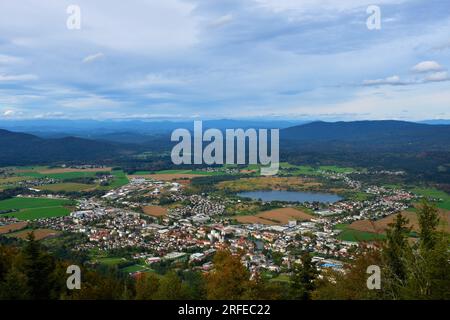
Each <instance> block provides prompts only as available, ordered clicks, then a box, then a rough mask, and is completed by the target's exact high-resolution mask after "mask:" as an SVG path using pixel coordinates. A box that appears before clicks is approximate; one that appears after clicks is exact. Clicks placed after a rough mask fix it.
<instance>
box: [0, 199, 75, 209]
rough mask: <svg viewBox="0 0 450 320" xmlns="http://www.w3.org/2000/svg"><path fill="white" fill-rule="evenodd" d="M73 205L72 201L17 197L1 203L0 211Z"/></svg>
mask: <svg viewBox="0 0 450 320" xmlns="http://www.w3.org/2000/svg"><path fill="white" fill-rule="evenodd" d="M71 203H72V202H71V201H70V200H64V199H48V198H21V197H16V198H11V199H6V200H2V201H0V210H9V209H30V208H40V207H57V206H63V205H69V204H71Z"/></svg>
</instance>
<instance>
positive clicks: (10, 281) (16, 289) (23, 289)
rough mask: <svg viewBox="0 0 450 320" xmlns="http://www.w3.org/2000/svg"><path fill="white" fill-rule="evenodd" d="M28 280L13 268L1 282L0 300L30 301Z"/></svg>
mask: <svg viewBox="0 0 450 320" xmlns="http://www.w3.org/2000/svg"><path fill="white" fill-rule="evenodd" d="M29 298H30V295H29V288H28V279H27V278H26V276H25V275H24V274H23V273H21V272H19V271H18V270H17V269H16V268H11V269H10V270H9V271H8V272H7V273H6V276H5V279H4V281H2V282H0V300H24V299H29Z"/></svg>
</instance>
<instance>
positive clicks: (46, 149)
mask: <svg viewBox="0 0 450 320" xmlns="http://www.w3.org/2000/svg"><path fill="white" fill-rule="evenodd" d="M133 151H134V150H130V149H129V148H128V147H126V146H125V145H120V146H119V145H117V144H113V143H107V142H102V141H94V140H88V139H81V138H75V137H65V138H59V139H43V138H39V137H37V136H34V135H31V134H26V133H17V132H11V131H7V130H0V165H3V166H8V165H27V164H45V163H56V162H64V161H70V162H76V161H79V162H82V161H93V160H97V159H98V160H107V159H114V158H117V157H118V156H121V155H124V154H127V153H130V152H133Z"/></svg>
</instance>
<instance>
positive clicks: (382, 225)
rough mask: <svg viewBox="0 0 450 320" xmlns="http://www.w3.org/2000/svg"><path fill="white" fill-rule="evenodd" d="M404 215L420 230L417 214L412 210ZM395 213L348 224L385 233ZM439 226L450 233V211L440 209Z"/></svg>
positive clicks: (415, 229)
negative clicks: (372, 219) (377, 218)
mask: <svg viewBox="0 0 450 320" xmlns="http://www.w3.org/2000/svg"><path fill="white" fill-rule="evenodd" d="M402 215H403V217H405V218H406V219H408V220H409V223H408V226H409V227H411V228H412V230H413V231H416V232H417V231H419V221H418V219H417V214H416V213H415V212H412V211H403V212H402ZM395 216H396V215H395V214H392V215H389V216H387V217H385V218H383V219H380V220H377V221H370V220H359V221H355V222H353V223H352V224H350V225H349V226H348V228H349V229H352V230H356V231H361V232H372V233H384V232H385V231H386V229H387V227H388V225H389V224H390V223H393V222H394V220H395ZM439 220H440V226H439V228H440V229H441V230H443V231H446V232H449V233H450V211H448V210H440V211H439Z"/></svg>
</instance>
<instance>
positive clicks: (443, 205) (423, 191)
mask: <svg viewBox="0 0 450 320" xmlns="http://www.w3.org/2000/svg"><path fill="white" fill-rule="evenodd" d="M412 192H413V193H415V194H417V195H419V196H423V197H427V198H433V199H441V201H439V202H438V203H437V206H438V208H440V209H445V210H450V195H449V194H448V193H446V192H444V191H441V190H438V189H435V188H414V189H413V190H412Z"/></svg>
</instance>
